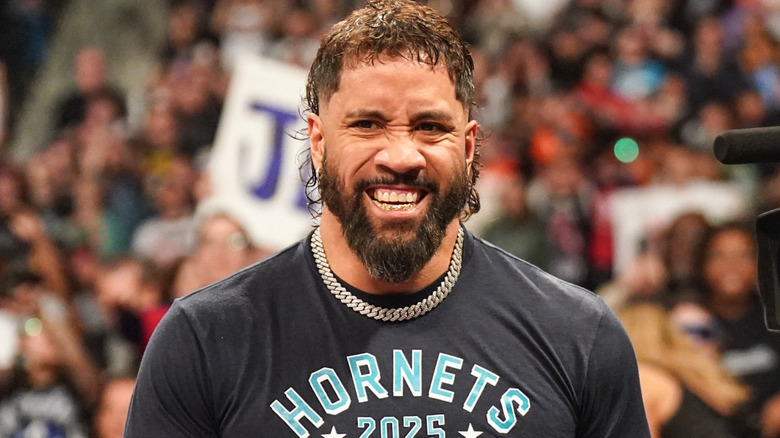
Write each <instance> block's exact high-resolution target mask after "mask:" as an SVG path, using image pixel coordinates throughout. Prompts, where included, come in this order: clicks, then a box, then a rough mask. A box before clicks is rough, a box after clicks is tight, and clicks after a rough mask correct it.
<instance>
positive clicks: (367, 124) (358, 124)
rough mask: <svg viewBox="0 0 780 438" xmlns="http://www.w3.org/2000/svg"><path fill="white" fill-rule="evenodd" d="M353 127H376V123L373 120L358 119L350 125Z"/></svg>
mask: <svg viewBox="0 0 780 438" xmlns="http://www.w3.org/2000/svg"><path fill="white" fill-rule="evenodd" d="M351 126H352V127H353V128H358V129H373V128H376V126H377V125H376V123H375V122H374V121H373V120H358V121H356V122H354V123H352V125H351Z"/></svg>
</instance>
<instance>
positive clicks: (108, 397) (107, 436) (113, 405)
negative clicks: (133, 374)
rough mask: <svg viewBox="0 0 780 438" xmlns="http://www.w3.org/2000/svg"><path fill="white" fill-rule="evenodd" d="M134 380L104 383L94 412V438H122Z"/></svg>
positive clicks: (112, 380)
mask: <svg viewBox="0 0 780 438" xmlns="http://www.w3.org/2000/svg"><path fill="white" fill-rule="evenodd" d="M134 387H135V378H128V377H124V378H115V379H111V380H110V381H109V382H108V383H106V387H105V388H104V389H103V394H102V395H101V397H100V404H99V405H98V408H97V411H96V412H95V420H94V430H95V438H122V435H123V434H124V431H125V421H127V410H128V408H129V407H130V398H131V397H132V396H133V388H134Z"/></svg>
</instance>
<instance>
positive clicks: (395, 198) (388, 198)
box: [374, 190, 419, 204]
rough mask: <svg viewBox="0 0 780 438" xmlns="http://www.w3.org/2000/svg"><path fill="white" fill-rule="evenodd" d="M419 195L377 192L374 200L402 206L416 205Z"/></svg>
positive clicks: (386, 191)
mask: <svg viewBox="0 0 780 438" xmlns="http://www.w3.org/2000/svg"><path fill="white" fill-rule="evenodd" d="M418 197H419V194H418V193H417V192H400V193H399V192H395V191H392V190H375V191H374V200H375V201H378V202H393V203H395V202H398V203H402V204H409V203H416V202H417V199H418Z"/></svg>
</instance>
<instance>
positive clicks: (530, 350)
mask: <svg viewBox="0 0 780 438" xmlns="http://www.w3.org/2000/svg"><path fill="white" fill-rule="evenodd" d="M309 242H310V241H309V239H305V240H303V241H301V242H299V243H298V244H296V245H294V246H292V247H290V248H288V249H287V250H285V251H282V252H281V253H279V254H277V255H275V256H273V257H271V258H269V259H266V260H264V261H262V262H260V263H258V264H255V265H253V266H251V267H249V268H247V269H244V270H242V271H240V272H238V273H236V274H234V275H232V276H230V277H228V278H226V279H224V280H222V281H220V282H218V283H215V284H213V285H211V286H208V287H206V288H204V289H202V290H200V291H198V292H195V293H193V294H191V295H189V296H187V297H184V298H182V299H179V300H177V301H176V303H175V304H174V306H173V308H172V309H171V310H170V311H169V313H168V314H167V315H166V317H165V318H164V319H163V321H162V323H161V324H160V326H159V327H158V328H157V330H156V331H155V333H154V335H153V336H152V339H151V342H150V344H149V346H148V348H147V350H146V354H145V355H144V358H143V361H142V364H141V369H140V373H139V377H138V383H137V386H136V391H135V394H134V397H133V402H132V404H131V409H130V414H129V418H128V424H127V428H126V436H127V437H148V436H166V437H178V436H204V437H239V436H262V437H274V438H285V437H293V438H294V437H307V436H313V437H318V438H319V437H321V436H322V437H326V438H337V437H341V438H351V437H354V438H358V437H375V438H385V437H387V438H390V437H398V438H400V437H478V436H480V437H482V438H484V437H488V436H499V437H500V436H509V437H561V438H564V437H566V438H569V437H594V438H595V437H598V438H609V437H615V438H618V437H620V438H625V437H632V438H643V437H649V432H648V429H647V422H646V419H645V414H644V409H643V406H642V400H641V394H640V390H639V380H638V377H637V367H636V360H635V357H634V352H633V350H632V348H631V344H630V341H629V340H628V337H627V336H626V334H625V332H624V330H623V328H622V327H621V325H620V323H619V322H618V320H617V319H616V317H615V316H614V315H613V314H612V312H611V311H610V310H609V309H608V308H607V307H606V306H605V305H604V304H603V302H602V301H601V299H600V298H598V297H597V296H596V295H594V294H593V293H591V292H588V291H586V290H584V289H581V288H579V287H576V286H573V285H571V284H568V283H565V282H563V281H561V280H559V279H556V278H555V277H552V276H550V275H549V274H546V273H544V272H542V271H541V270H539V269H537V268H535V267H533V266H531V265H529V264H528V263H525V262H523V261H521V260H519V259H517V258H515V257H513V256H511V255H509V254H508V253H506V252H504V251H502V250H500V249H498V248H496V247H494V246H492V245H490V244H488V243H486V242H484V241H482V240H480V239H478V238H476V237H474V236H473V235H471V234H470V233H467V235H466V241H465V245H464V261H463V267H462V272H461V275H460V277H459V279H458V280H457V283H456V284H455V287H454V288H453V290H452V292H451V293H450V295H449V296H448V297H447V298H446V299H445V300H444V301H443V302H442V303H441V304H440V305H439V306H438V307H436V308H435V309H434V310H432V311H431V312H430V313H428V314H426V315H424V316H422V317H419V318H416V319H413V320H410V321H405V322H380V321H376V320H373V319H370V318H367V317H366V316H363V315H360V314H358V313H356V312H354V311H353V310H351V309H349V308H347V307H346V306H345V305H344V304H342V303H341V302H340V301H338V300H337V299H336V298H335V297H334V296H333V295H332V294H331V293H330V292H329V291H328V289H327V288H326V286H325V285H324V283H323V282H322V280H321V278H320V275H319V274H318V272H317V270H316V267H315V264H314V259H313V256H312V254H311V249H310V246H309V245H310V243H309ZM438 284H439V281H436V282H434V283H433V284H432V285H431V286H430V287H429V288H426V289H424V290H421V291H417V292H414V293H410V294H402V295H385V296H375V295H371V294H366V293H363V292H361V291H357V290H354V289H352V290H351V291H352V292H353V293H354V294H355V295H357V296H358V297H359V298H361V299H363V300H365V301H368V302H370V303H372V304H375V305H380V306H383V307H402V306H407V305H410V304H413V303H416V302H418V301H420V300H421V299H422V298H423V297H425V296H427V295H429V294H430V293H431V291H432V290H434V289H435V288H436V287H437V286H438Z"/></svg>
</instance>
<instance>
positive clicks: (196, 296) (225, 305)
mask: <svg viewBox="0 0 780 438" xmlns="http://www.w3.org/2000/svg"><path fill="white" fill-rule="evenodd" d="M304 247H305V242H304V241H300V242H297V243H296V244H294V245H292V246H289V247H288V248H286V249H284V250H282V251H280V252H278V253H276V254H274V255H271V256H269V257H267V258H265V259H263V260H261V261H259V262H256V263H254V264H252V265H249V266H247V267H246V268H243V269H241V270H239V271H237V272H235V273H233V274H231V275H229V276H228V277H225V278H224V279H222V280H219V281H217V282H215V283H212V284H210V285H207V286H204V287H202V288H200V289H198V290H196V291H194V292H192V293H190V294H188V295H186V296H184V297H181V298H178V299H177V300H176V303H177V304H178V306H179V307H180V308H181V310H182V312H183V313H185V314H202V313H213V312H215V311H220V312H222V311H225V310H228V309H234V310H240V309H242V308H245V307H246V306H248V305H250V304H255V305H257V304H258V303H259V301H260V299H261V297H268V296H269V294H274V293H279V292H280V291H286V290H289V289H292V288H291V284H292V283H293V282H295V281H299V280H300V279H301V278H302V277H305V274H304V272H306V271H307V261H306V257H305V256H304Z"/></svg>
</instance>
